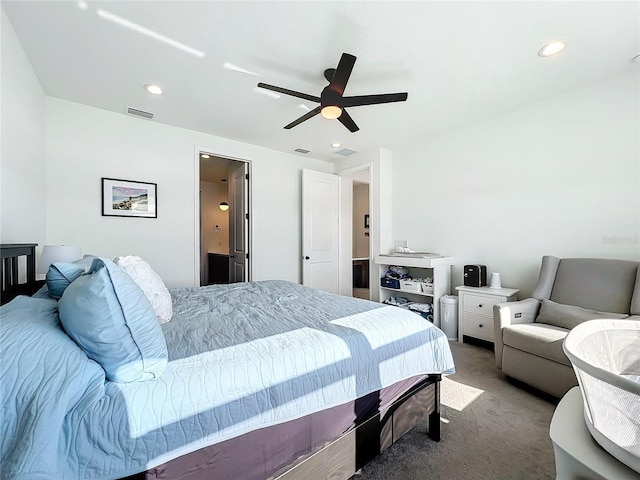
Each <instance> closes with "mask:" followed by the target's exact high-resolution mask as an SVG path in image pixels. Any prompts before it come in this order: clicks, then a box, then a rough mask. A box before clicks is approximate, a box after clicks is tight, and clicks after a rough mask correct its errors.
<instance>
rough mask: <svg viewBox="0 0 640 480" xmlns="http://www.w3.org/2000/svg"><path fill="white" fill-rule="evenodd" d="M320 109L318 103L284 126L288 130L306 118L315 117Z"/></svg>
mask: <svg viewBox="0 0 640 480" xmlns="http://www.w3.org/2000/svg"><path fill="white" fill-rule="evenodd" d="M320 110H322V107H321V106H320V105H318V106H317V107H316V108H314V109H313V110H311V111H310V112H307V113H305V114H304V115H302V116H301V117H300V118H298V119H296V120H294V121H293V122H291V123H290V124H289V125H286V126H285V127H284V128H286V129H287V130H289V129H290V128H293V127H295V126H296V125H300V124H301V123H302V122H304V121H306V120H309V119H310V118H311V117H315V116H316V115H318V114H319V113H320ZM343 112H344V110H343Z"/></svg>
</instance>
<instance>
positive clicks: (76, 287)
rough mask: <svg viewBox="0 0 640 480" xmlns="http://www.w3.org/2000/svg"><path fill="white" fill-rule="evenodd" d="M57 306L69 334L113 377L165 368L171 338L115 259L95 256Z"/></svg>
mask: <svg viewBox="0 0 640 480" xmlns="http://www.w3.org/2000/svg"><path fill="white" fill-rule="evenodd" d="M58 311H59V314H60V322H61V323H62V326H63V328H64V329H65V331H66V332H67V334H68V335H69V336H70V337H71V338H73V339H74V340H75V341H76V343H77V344H78V345H80V347H82V349H83V350H84V351H85V352H86V353H87V356H88V357H89V358H91V359H93V360H95V361H96V362H98V363H99V364H100V365H102V368H104V370H105V372H106V374H107V378H108V379H109V380H112V381H114V382H121V383H127V382H139V381H145V380H153V379H155V378H158V377H159V376H160V375H161V374H162V372H164V370H165V369H166V366H167V344H166V342H165V339H164V335H163V333H162V329H161V328H160V324H159V323H158V319H157V317H156V314H155V312H154V310H153V307H152V306H151V303H149V300H147V298H146V297H145V295H144V293H143V291H142V290H141V289H140V288H139V287H138V285H137V284H136V283H135V282H134V281H133V280H132V279H131V277H129V275H127V274H126V273H124V272H123V271H122V270H121V269H120V268H119V267H118V266H117V265H116V264H115V263H113V262H112V261H111V260H109V259H106V258H95V259H94V260H93V264H92V265H91V269H90V270H89V273H88V274H86V275H82V276H80V278H78V279H77V280H75V281H74V282H73V283H71V285H69V286H68V287H67V289H66V290H65V291H64V294H63V295H62V298H61V299H60V301H59V302H58Z"/></svg>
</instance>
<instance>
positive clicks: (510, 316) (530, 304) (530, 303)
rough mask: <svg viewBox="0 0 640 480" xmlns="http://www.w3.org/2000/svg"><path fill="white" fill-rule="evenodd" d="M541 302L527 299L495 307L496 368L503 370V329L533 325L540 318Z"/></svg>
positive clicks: (499, 304)
mask: <svg viewBox="0 0 640 480" xmlns="http://www.w3.org/2000/svg"><path fill="white" fill-rule="evenodd" d="M540 304H541V302H540V301H539V300H536V299H535V298H525V299H524V300H519V301H517V302H506V303H498V304H496V305H494V306H493V333H494V335H493V336H494V342H495V344H494V351H495V354H496V367H498V368H500V369H502V349H503V347H504V344H503V343H502V329H503V328H504V327H508V326H509V325H514V324H517V323H533V322H534V320H535V319H536V317H537V316H538V311H539V310H540Z"/></svg>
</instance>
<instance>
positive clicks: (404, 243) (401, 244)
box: [393, 240, 409, 248]
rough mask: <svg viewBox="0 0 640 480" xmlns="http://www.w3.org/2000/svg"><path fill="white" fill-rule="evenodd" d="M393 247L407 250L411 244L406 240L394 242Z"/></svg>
mask: <svg viewBox="0 0 640 480" xmlns="http://www.w3.org/2000/svg"><path fill="white" fill-rule="evenodd" d="M393 246H394V247H403V248H407V247H408V246H409V242H407V241H406V240H394V241H393Z"/></svg>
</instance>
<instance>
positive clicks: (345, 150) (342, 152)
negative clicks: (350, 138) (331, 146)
mask: <svg viewBox="0 0 640 480" xmlns="http://www.w3.org/2000/svg"><path fill="white" fill-rule="evenodd" d="M333 153H337V154H338V155H343V156H345V157H348V156H349V155H353V154H354V153H358V152H356V151H355V150H351V149H350V148H342V149H340V150H337V151H335V152H333Z"/></svg>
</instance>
